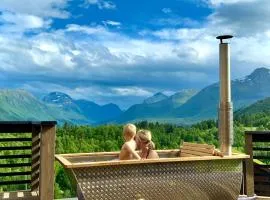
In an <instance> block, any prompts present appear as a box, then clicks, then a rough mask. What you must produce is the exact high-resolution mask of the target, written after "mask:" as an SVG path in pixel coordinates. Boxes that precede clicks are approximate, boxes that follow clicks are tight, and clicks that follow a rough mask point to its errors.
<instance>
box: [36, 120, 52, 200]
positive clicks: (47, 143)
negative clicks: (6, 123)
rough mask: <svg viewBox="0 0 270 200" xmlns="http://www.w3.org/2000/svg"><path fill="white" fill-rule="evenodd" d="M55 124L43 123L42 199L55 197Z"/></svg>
mask: <svg viewBox="0 0 270 200" xmlns="http://www.w3.org/2000/svg"><path fill="white" fill-rule="evenodd" d="M55 132H56V127H55V125H49V124H46V125H41V138H40V139H41V141H40V143H41V148H40V180H39V196H40V200H53V199H54V153H55V135H56V134H55Z"/></svg>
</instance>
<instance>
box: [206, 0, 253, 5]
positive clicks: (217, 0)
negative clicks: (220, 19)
mask: <svg viewBox="0 0 270 200" xmlns="http://www.w3.org/2000/svg"><path fill="white" fill-rule="evenodd" d="M204 1H206V2H207V3H209V4H210V5H214V6H220V5H222V4H236V3H246V2H255V1H258V0H204Z"/></svg>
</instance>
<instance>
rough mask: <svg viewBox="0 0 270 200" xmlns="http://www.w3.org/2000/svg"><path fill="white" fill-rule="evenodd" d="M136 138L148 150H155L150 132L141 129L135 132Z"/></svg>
mask: <svg viewBox="0 0 270 200" xmlns="http://www.w3.org/2000/svg"><path fill="white" fill-rule="evenodd" d="M137 137H139V139H140V140H141V141H142V142H145V143H147V146H148V148H149V149H152V150H154V149H155V143H154V142H153V141H152V134H151V131H149V130H143V129H141V130H139V131H138V132H137Z"/></svg>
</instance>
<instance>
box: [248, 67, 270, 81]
mask: <svg viewBox="0 0 270 200" xmlns="http://www.w3.org/2000/svg"><path fill="white" fill-rule="evenodd" d="M269 77H270V69H268V68H265V67H260V68H257V69H255V70H254V71H253V72H252V73H251V74H250V75H248V76H247V79H251V80H260V79H265V78H269Z"/></svg>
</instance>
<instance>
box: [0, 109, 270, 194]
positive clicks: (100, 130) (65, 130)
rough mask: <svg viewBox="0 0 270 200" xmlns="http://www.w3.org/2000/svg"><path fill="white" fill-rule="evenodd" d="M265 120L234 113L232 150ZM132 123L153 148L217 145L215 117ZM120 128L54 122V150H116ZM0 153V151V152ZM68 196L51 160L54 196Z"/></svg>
mask: <svg viewBox="0 0 270 200" xmlns="http://www.w3.org/2000/svg"><path fill="white" fill-rule="evenodd" d="M269 122H270V116H269V115H266V114H254V115H250V114H249V115H240V116H237V115H236V117H235V120H234V144H233V147H234V151H241V152H243V149H244V132H245V130H250V129H253V130H254V129H256V130H266V129H270V123H269ZM136 126H137V128H138V129H149V130H151V132H152V135H153V141H154V142H155V144H156V148H157V149H177V148H179V146H180V143H181V142H182V141H186V142H198V143H208V144H214V145H215V146H216V147H218V146H219V145H218V128H217V121H215V120H206V121H202V122H200V123H197V124H194V125H192V126H177V125H173V124H161V123H158V122H156V123H152V122H151V123H150V122H147V121H142V122H139V123H136ZM122 128H123V126H122V125H102V126H96V127H94V126H77V125H72V124H64V125H63V126H58V127H57V132H56V134H57V137H56V154H61V153H79V152H102V151H118V150H120V148H121V146H122V144H123V138H122ZM7 137H8V136H7ZM0 145H3V144H0ZM17 145H18V144H17ZM26 153H27V152H26ZM1 154H4V153H3V152H1ZM4 170H6V169H4ZM4 172H5V171H4ZM1 173H3V171H1ZM5 180H9V177H5ZM16 187H17V188H16ZM16 187H15V186H3V187H0V191H9V190H15V189H25V186H24V185H22V186H20V187H19V188H18V186H16ZM72 196H75V191H74V188H72V186H71V183H70V181H69V178H68V176H67V174H66V173H65V170H64V169H63V168H62V166H61V165H60V164H59V163H58V162H55V198H64V197H72Z"/></svg>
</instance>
